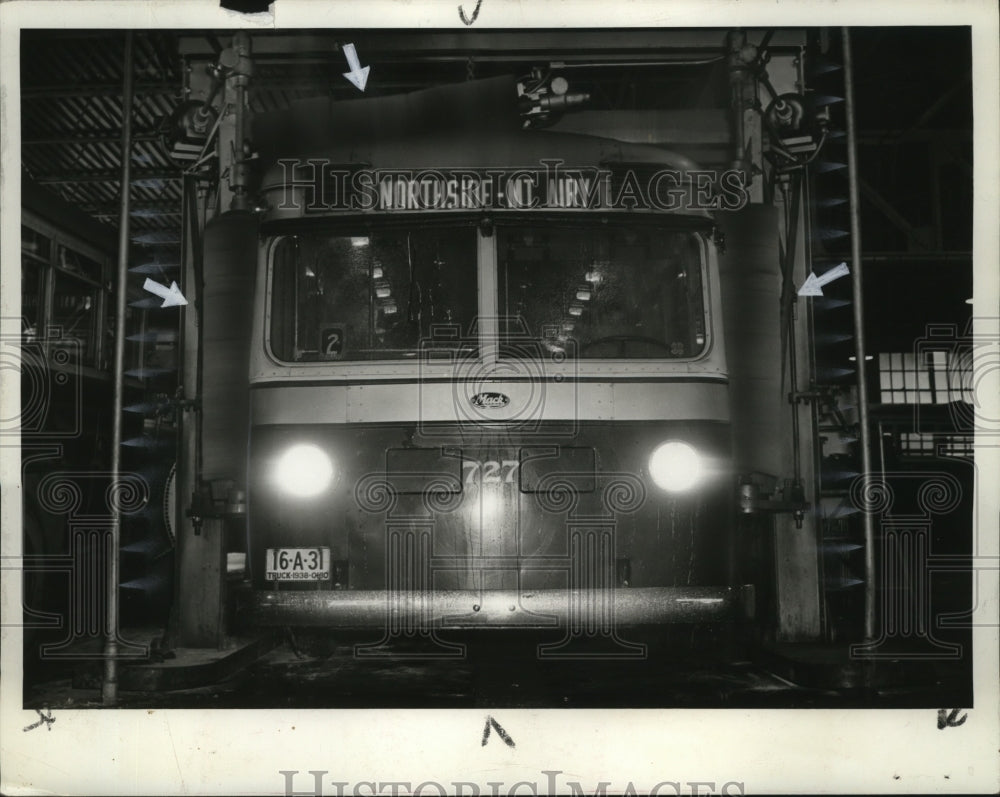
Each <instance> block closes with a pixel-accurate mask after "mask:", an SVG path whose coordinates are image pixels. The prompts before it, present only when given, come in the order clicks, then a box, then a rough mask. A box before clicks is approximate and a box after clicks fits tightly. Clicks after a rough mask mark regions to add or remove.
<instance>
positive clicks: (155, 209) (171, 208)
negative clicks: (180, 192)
mask: <svg viewBox="0 0 1000 797" xmlns="http://www.w3.org/2000/svg"><path fill="white" fill-rule="evenodd" d="M117 207H118V204H117V203H116V202H97V203H94V202H89V203H87V202H85V203H83V204H81V205H80V210H83V211H85V212H86V213H90V214H92V215H95V216H104V215H108V214H111V213H114V212H115V210H116V208H117ZM131 209H132V212H133V213H135V214H137V215H142V216H148V215H151V214H154V213H164V214H166V215H174V214H177V213H180V211H181V200H180V198H178V199H177V200H176V201H174V202H170V201H157V200H152V201H147V202H142V201H139V202H132V204H131Z"/></svg>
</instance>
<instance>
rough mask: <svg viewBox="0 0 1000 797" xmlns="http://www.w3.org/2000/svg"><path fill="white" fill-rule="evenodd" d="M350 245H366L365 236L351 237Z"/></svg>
mask: <svg viewBox="0 0 1000 797" xmlns="http://www.w3.org/2000/svg"><path fill="white" fill-rule="evenodd" d="M351 246H356V247H358V248H360V247H362V246H368V239H367V238H351Z"/></svg>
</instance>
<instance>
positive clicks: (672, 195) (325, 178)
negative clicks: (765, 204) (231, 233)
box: [268, 160, 749, 215]
mask: <svg viewBox="0 0 1000 797" xmlns="http://www.w3.org/2000/svg"><path fill="white" fill-rule="evenodd" d="M279 164H280V165H281V169H282V172H281V179H280V181H276V182H272V184H271V186H270V188H269V189H268V195H269V198H270V206H271V209H272V210H277V211H279V212H283V215H287V214H289V213H307V214H317V213H330V212H336V211H353V212H372V211H376V212H378V211H381V212H411V213H412V212H422V211H475V210H500V211H505V210H512V211H531V210H546V209H550V210H625V211H628V210H652V211H683V210H689V211H690V210H738V209H739V208H741V207H743V206H744V205H745V204H746V203H747V201H748V200H749V194H748V191H747V189H746V187H745V186H744V185H743V181H742V176H741V175H740V174H739V173H738V172H735V171H726V172H718V171H694V170H677V169H669V168H657V167H655V166H645V165H644V166H641V167H636V168H627V167H620V168H615V169H604V168H586V169H576V168H572V169H571V168H566V167H564V166H563V164H562V162H561V161H543V163H542V166H541V167H540V168H539V167H535V168H512V169H497V168H492V169H420V170H405V169H379V170H371V169H347V168H344V167H343V166H342V165H335V164H331V163H329V162H326V161H322V160H310V161H305V162H301V161H295V160H284V161H279Z"/></svg>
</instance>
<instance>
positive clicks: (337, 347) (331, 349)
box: [320, 327, 344, 359]
mask: <svg viewBox="0 0 1000 797" xmlns="http://www.w3.org/2000/svg"><path fill="white" fill-rule="evenodd" d="M320 344H321V345H322V351H323V356H324V357H330V358H332V359H338V358H339V357H340V355H341V354H342V353H343V351H344V328H343V327H327V328H325V329H324V330H323V332H322V334H321V335H320Z"/></svg>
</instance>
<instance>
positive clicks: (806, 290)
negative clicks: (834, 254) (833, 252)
mask: <svg viewBox="0 0 1000 797" xmlns="http://www.w3.org/2000/svg"><path fill="white" fill-rule="evenodd" d="M850 273H851V271H850V269H848V268H847V263H841V264H840V265H839V266H834V267H833V268H831V269H830V270H829V271H827V272H826V273H825V274H824V275H823V276H822V277H817V276H816V275H815V274H813V273H811V272H810V274H809V276H808V277H806V281H805V282H803V283H802V287H801V288H799V296H822V295H823V286H824V285H826V284H827V283H828V282H833V281H834V280H835V279H840V278H841V277H846V276H847V275H848V274H850Z"/></svg>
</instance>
